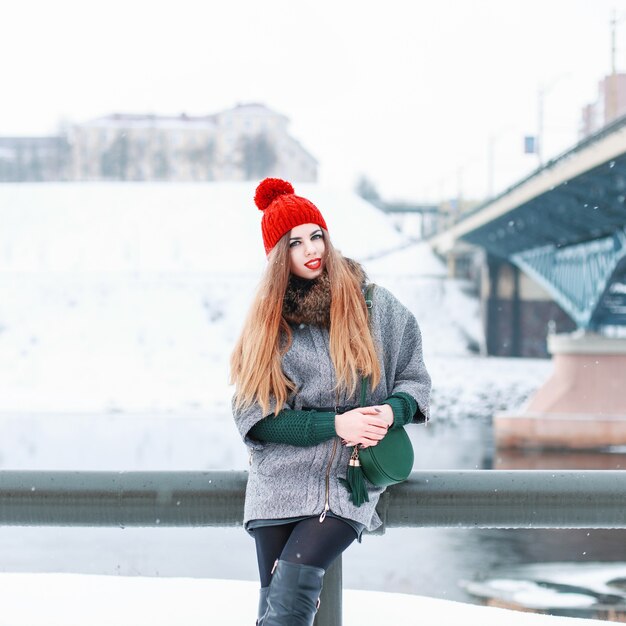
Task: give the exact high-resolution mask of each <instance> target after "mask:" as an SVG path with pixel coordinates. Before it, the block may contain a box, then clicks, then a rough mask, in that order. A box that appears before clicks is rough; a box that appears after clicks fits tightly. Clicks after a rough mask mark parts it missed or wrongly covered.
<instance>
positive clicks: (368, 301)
mask: <svg viewBox="0 0 626 626" xmlns="http://www.w3.org/2000/svg"><path fill="white" fill-rule="evenodd" d="M373 291H374V284H373V283H370V284H369V285H368V286H367V289H366V290H365V307H366V311H367V317H368V318H369V316H370V309H371V308H372V304H373V300H372V292H373ZM369 382H370V377H369V376H361V406H365V402H366V400H367V388H368V386H369Z"/></svg>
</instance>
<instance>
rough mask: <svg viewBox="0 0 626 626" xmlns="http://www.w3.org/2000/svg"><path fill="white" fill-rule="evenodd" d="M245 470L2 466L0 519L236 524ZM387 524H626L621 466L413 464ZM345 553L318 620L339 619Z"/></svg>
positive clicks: (384, 506)
mask: <svg viewBox="0 0 626 626" xmlns="http://www.w3.org/2000/svg"><path fill="white" fill-rule="evenodd" d="M246 481H247V472H238V471H212V472H82V471H76V472H68V471H63V472H59V471H0V526H1V525H4V526H119V527H126V526H167V527H172V526H237V525H240V524H241V523H242V520H243V503H244V492H245V485H246ZM378 512H379V515H380V517H381V519H382V520H383V528H384V529H387V528H394V527H416V526H417V527H434V526H441V527H455V528H626V472H623V471H609V470H590V471H587V470H584V471H582V470H567V471H549V470H529V471H525V470H515V471H505V470H476V471H455V470H446V471H435V472H433V471H429V472H427V471H419V472H413V474H412V475H411V477H410V478H409V480H408V481H406V482H404V483H402V484H400V485H395V486H393V487H390V488H389V489H388V490H387V491H386V492H385V493H384V494H383V495H382V497H381V499H380V503H379V505H378ZM341 565H342V564H341V558H339V559H337V561H336V562H335V563H334V564H333V565H332V566H331V567H330V568H329V570H328V572H327V573H326V576H325V579H324V590H323V592H322V603H321V606H320V610H319V612H318V614H317V617H316V621H315V624H316V625H317V626H341V595H342V583H341Z"/></svg>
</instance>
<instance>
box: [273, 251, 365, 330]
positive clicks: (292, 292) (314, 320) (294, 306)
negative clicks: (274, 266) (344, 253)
mask: <svg viewBox="0 0 626 626" xmlns="http://www.w3.org/2000/svg"><path fill="white" fill-rule="evenodd" d="M346 261H348V266H349V267H350V270H351V271H352V273H353V274H354V275H355V276H356V277H357V278H358V279H359V283H360V284H361V285H365V283H366V280H367V276H366V274H365V271H364V270H363V268H362V267H361V265H360V264H359V263H357V262H356V261H353V260H352V259H348V258H346ZM330 302H331V296H330V279H329V278H328V273H327V272H326V270H324V271H323V272H322V273H321V274H320V275H319V276H318V277H317V278H314V279H313V280H307V279H306V278H300V277H299V276H294V275H293V274H292V275H291V276H290V277H289V282H288V283H287V289H286V290H285V297H284V299H283V317H284V318H285V320H286V321H287V322H289V323H290V324H308V325H310V326H319V327H321V328H329V327H330Z"/></svg>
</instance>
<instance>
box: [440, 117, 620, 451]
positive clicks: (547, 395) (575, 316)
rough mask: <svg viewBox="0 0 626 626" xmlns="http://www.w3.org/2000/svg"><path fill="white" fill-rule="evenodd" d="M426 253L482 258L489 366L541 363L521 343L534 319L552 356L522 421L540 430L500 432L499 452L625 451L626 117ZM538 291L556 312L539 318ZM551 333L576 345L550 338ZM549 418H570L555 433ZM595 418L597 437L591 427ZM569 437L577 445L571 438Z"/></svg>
mask: <svg viewBox="0 0 626 626" xmlns="http://www.w3.org/2000/svg"><path fill="white" fill-rule="evenodd" d="M430 243H431V245H432V246H433V248H434V249H435V250H436V251H437V252H438V253H440V254H442V255H452V256H454V255H455V254H459V253H462V250H463V246H467V244H471V245H473V246H478V247H479V248H481V249H482V250H484V251H485V253H486V255H485V259H486V264H487V270H488V271H487V272H485V273H484V274H485V275H486V276H488V278H487V283H488V284H487V285H486V286H484V288H483V293H488V294H489V295H488V297H487V306H486V312H487V315H486V318H487V329H486V334H487V337H488V340H487V349H488V352H489V353H490V354H496V355H498V354H500V355H502V354H505V355H508V356H539V355H540V351H539V350H537V349H536V346H535V353H533V343H532V341H533V339H534V340H535V343H536V337H534V338H533V337H525V336H524V332H525V331H526V330H527V328H528V326H532V324H533V319H534V323H535V325H539V327H540V328H539V331H538V332H539V333H540V334H542V335H543V337H542V340H543V341H545V338H546V336H547V350H548V351H549V352H551V353H552V354H553V355H554V356H555V374H554V376H553V378H552V379H551V380H550V381H548V384H547V385H546V386H545V387H544V388H542V389H541V390H540V391H539V392H538V394H537V395H536V396H535V398H534V399H533V400H532V401H531V403H530V405H529V407H528V408H527V411H526V413H525V414H524V416H523V417H524V418H525V419H526V418H530V416H531V415H532V416H533V418H532V419H531V421H528V419H526V421H525V422H524V420H520V419H518V420H517V421H516V422H510V425H512V424H515V428H514V430H515V431H516V432H515V433H511V432H510V433H509V434H508V435H506V436H505V435H503V434H502V432H501V440H502V442H505V443H508V444H515V443H524V444H529V445H534V444H537V443H540V444H546V445H554V446H559V445H563V444H566V445H569V446H573V447H597V446H602V445H623V444H624V443H626V401H624V400H621V399H618V398H617V396H618V395H624V394H623V393H621V392H620V391H618V390H619V389H620V388H621V380H626V340H625V339H620V338H619V337H621V336H623V335H624V333H623V332H622V331H620V329H624V327H626V116H625V117H622V118H620V119H618V120H616V121H615V122H613V123H612V124H610V125H609V126H607V127H605V128H604V129H602V130H601V131H600V132H598V133H597V134H595V135H592V136H591V137H589V138H587V139H585V140H584V141H581V142H580V143H579V144H577V145H576V146H574V147H573V148H571V149H570V150H568V151H566V152H564V153H562V154H560V155H559V156H557V157H555V158H554V159H552V160H551V161H549V162H548V163H546V164H545V165H544V166H542V167H540V168H539V169H537V170H536V171H534V172H533V173H531V174H530V175H529V176H528V177H526V178H525V179H523V180H521V181H519V182H518V183H517V184H515V185H513V186H511V187H510V188H508V189H506V190H505V191H504V192H502V193H501V194H500V195H498V196H497V197H495V198H493V199H490V200H488V201H487V202H485V203H483V204H481V205H480V206H478V207H476V208H475V209H474V210H473V211H471V212H469V213H466V214H464V215H462V216H460V217H459V219H458V221H457V222H456V223H455V224H453V225H452V226H451V227H450V228H448V229H447V230H446V231H444V232H442V233H439V234H438V235H436V236H435V237H433V238H431V240H430ZM529 279H530V280H529ZM524 281H525V282H524ZM531 284H532V285H534V292H533V287H531V286H529V285H531ZM537 286H538V287H540V288H541V290H543V293H547V294H549V295H550V297H551V299H552V300H553V301H554V302H556V303H557V304H558V305H559V307H560V309H559V310H556V309H555V308H554V305H552V308H550V306H547V305H546V304H545V302H544V304H543V312H542V309H541V306H540V305H539V304H540V303H539V302H538V301H537V300H544V301H545V300H546V298H545V297H543V298H539V297H536V296H535V298H534V299H535V301H534V302H533V296H532V295H529V293H535V294H537V293H538V291H540V290H538V289H537ZM527 305H528V306H527ZM531 309H532V310H531ZM564 314H566V315H567V317H565V315H564ZM559 316H560V317H559ZM538 318H539V322H537V319H538ZM503 319H508V320H509V322H508V323H509V328H510V332H508V333H507V332H506V331H503V330H502V327H503ZM559 325H560V328H558V326H559ZM542 326H543V328H542ZM555 329H556V330H565V331H568V330H569V331H571V330H574V329H578V333H577V334H575V335H570V336H563V335H555V334H551V333H550V331H554V330H555ZM600 331H602V334H600ZM532 332H535V333H537V329H535V330H534V331H533V330H532V329H531V333H532ZM596 333H597V334H596ZM607 334H609V335H612V337H613V338H612V339H609V338H607V336H606V335H607ZM544 345H545V344H544ZM547 415H551V416H552V417H553V418H554V417H556V416H557V415H559V416H560V418H559V419H562V418H563V416H564V415H565V416H566V418H565V421H564V422H563V421H561V422H559V423H557V422H555V421H554V420H553V421H550V422H548V421H546V420H545V418H546V416H547ZM574 416H576V420H575V421H572V419H573V417H574ZM516 417H518V418H519V417H520V416H519V415H518V416H516ZM587 417H592V418H593V420H592V421H593V427H590V428H586V427H585V426H583V425H584V424H585V423H587V424H589V420H586V421H585V418H587ZM607 418H610V421H609V422H606V419H607ZM603 420H605V423H604V424H603V423H602V421H603ZM616 420H617V422H619V425H616V423H617V422H616ZM497 427H498V423H496V428H497ZM501 430H502V429H501ZM540 430H541V431H542V432H539V431H540ZM546 430H550V434H547V433H546V432H545V431H546ZM568 430H569V431H570V433H572V432H573V431H576V434H575V436H574V435H572V436H571V437H569V438H567V437H565V436H563V431H568ZM530 431H533V433H534V434H533V435H532V436H531V435H530V434H529V432H530ZM618 431H619V432H618ZM497 432H498V430H497ZM598 435H599V436H598Z"/></svg>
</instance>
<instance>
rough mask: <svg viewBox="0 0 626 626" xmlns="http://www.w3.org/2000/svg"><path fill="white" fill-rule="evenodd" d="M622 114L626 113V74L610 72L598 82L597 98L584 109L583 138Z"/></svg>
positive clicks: (581, 130) (581, 128) (581, 133)
mask: <svg viewBox="0 0 626 626" xmlns="http://www.w3.org/2000/svg"><path fill="white" fill-rule="evenodd" d="M622 115H626V74H624V73H615V74H610V75H609V76H605V77H604V78H603V79H602V80H601V81H600V82H599V83H598V98H597V100H596V101H595V102H592V103H591V104H588V105H586V106H585V107H584V108H583V110H582V120H581V127H580V135H581V139H584V138H585V137H588V136H589V135H593V133H595V132H597V131H599V130H600V129H601V128H603V127H604V126H606V125H607V124H610V123H611V122H612V121H613V120H615V119H617V118H618V117H621V116H622Z"/></svg>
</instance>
